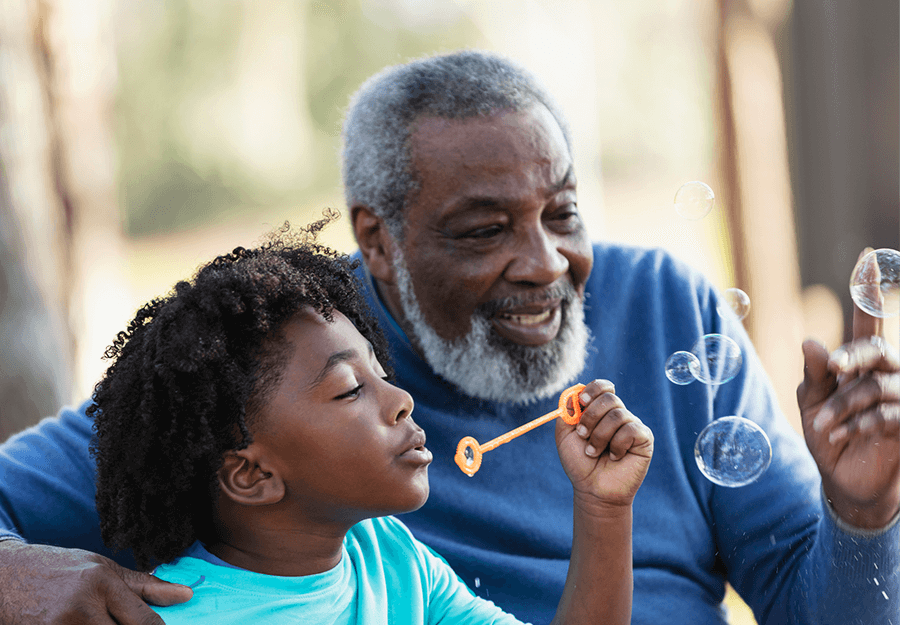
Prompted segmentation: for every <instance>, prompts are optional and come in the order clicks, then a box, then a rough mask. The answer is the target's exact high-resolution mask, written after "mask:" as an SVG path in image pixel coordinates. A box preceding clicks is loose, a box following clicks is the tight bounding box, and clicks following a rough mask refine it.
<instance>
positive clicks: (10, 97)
mask: <svg viewBox="0 0 900 625" xmlns="http://www.w3.org/2000/svg"><path fill="white" fill-rule="evenodd" d="M111 17H112V5H111V3H109V2H103V1H102V0H43V1H41V0H0V439H2V438H5V437H6V436H8V435H9V434H11V433H13V432H15V431H18V430H20V429H21V428H23V427H25V426H27V425H30V424H32V423H35V422H36V421H37V420H38V419H39V418H40V417H43V416H46V415H50V414H54V413H55V412H56V411H57V410H58V409H59V408H60V407H61V406H62V405H63V404H66V403H71V402H72V401H77V400H80V399H83V398H84V397H85V395H86V394H87V393H88V392H89V389H90V387H91V385H92V384H93V383H94V382H95V381H96V379H97V377H98V376H99V374H100V372H102V369H103V364H102V363H101V359H100V356H101V354H102V351H103V347H102V345H105V344H107V343H109V342H110V341H111V339H112V338H113V336H112V334H113V333H111V334H110V336H103V338H102V339H98V338H95V337H94V333H93V332H92V330H91V328H93V327H96V324H93V323H88V320H89V319H88V317H87V316H86V314H85V313H86V311H87V310H88V309H89V308H88V304H90V314H91V317H92V318H94V317H102V316H103V315H104V314H116V313H118V315H117V316H116V322H117V324H119V326H120V327H124V322H123V321H122V320H121V319H120V317H121V316H122V315H121V311H120V309H121V305H118V304H117V302H119V301H122V298H123V295H124V293H123V291H122V289H121V285H122V280H121V279H120V277H119V274H120V272H121V267H122V262H121V261H122V236H121V227H120V221H121V220H120V216H119V211H118V205H117V200H116V189H115V180H114V167H113V162H114V156H113V149H112V140H111V132H110V126H111V124H110V117H111V112H112V101H113V87H114V84H115V67H116V66H115V56H114V52H113V50H114V47H113V45H112V40H111V33H112V28H111V21H112V20H111ZM103 334H104V335H105V332H103ZM98 344H99V345H98Z"/></svg>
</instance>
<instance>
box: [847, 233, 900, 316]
mask: <svg viewBox="0 0 900 625" xmlns="http://www.w3.org/2000/svg"><path fill="white" fill-rule="evenodd" d="M850 296H851V297H852V298H853V301H854V302H856V305H857V306H859V307H860V308H861V309H862V310H864V311H866V312H867V313H869V314H870V315H872V316H873V317H895V316H897V315H898V314H900V252H897V251H896V250H891V249H888V248H883V249H880V250H875V251H873V252H869V253H868V254H866V255H865V256H863V257H862V258H861V259H859V262H858V263H856V267H854V268H853V274H852V275H851V276H850Z"/></svg>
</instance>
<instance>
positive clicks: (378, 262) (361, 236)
mask: <svg viewBox="0 0 900 625" xmlns="http://www.w3.org/2000/svg"><path fill="white" fill-rule="evenodd" d="M350 219H351V220H352V222H353V234H354V235H355V236H356V244H357V245H359V251H360V253H361V254H362V257H363V262H365V263H366V267H368V268H369V273H371V274H372V277H373V278H375V279H377V280H379V281H380V282H384V283H385V284H394V264H393V254H394V252H395V249H394V247H395V243H394V238H393V237H392V236H391V235H390V233H389V232H388V229H387V226H386V225H385V223H384V221H382V219H381V217H379V216H378V215H376V214H375V211H373V210H372V209H371V208H369V207H368V206H363V205H354V206H353V207H352V208H351V209H350Z"/></svg>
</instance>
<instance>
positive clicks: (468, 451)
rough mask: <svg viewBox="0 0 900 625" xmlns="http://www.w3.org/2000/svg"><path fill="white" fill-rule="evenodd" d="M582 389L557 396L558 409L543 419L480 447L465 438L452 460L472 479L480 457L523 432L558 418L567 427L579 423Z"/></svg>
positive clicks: (479, 463) (569, 390)
mask: <svg viewBox="0 0 900 625" xmlns="http://www.w3.org/2000/svg"><path fill="white" fill-rule="evenodd" d="M583 388H584V384H576V385H575V386H571V387H569V388H567V389H566V390H564V391H563V392H562V395H560V396H559V408H557V409H556V410H554V411H553V412H548V413H547V414H545V415H544V416H543V417H538V418H537V419H535V420H534V421H529V422H528V423H526V424H525V425H520V426H519V427H517V428H516V429H514V430H510V431H509V432H507V433H506V434H501V435H500V436H498V437H497V438H495V439H493V440H490V441H488V442H486V443H485V444H484V445H480V444H479V443H478V441H476V440H475V439H474V438H472V437H471V436H466V437H465V438H463V439H462V440H461V441H459V444H458V445H457V446H456V455H455V456H454V457H453V460H454V461H456V464H457V466H458V467H459V468H460V469H462V472H463V473H465V474H466V475H468V476H469V477H472V476H473V475H475V473H477V472H478V469H480V468H481V456H482V455H483V454H484V453H485V452H488V451H490V450H492V449H496V448H497V447H499V446H500V445H502V444H503V443H508V442H509V441H511V440H512V439H514V438H516V437H517V436H521V435H522V434H524V433H525V432H530V431H531V430H533V429H534V428H536V427H538V426H539V425H543V424H545V423H547V422H548V421H553V419H555V418H557V417H560V418H562V420H563V421H565V422H566V423H568V424H569V425H575V424H576V423H578V422H579V421H581V404H580V403H579V402H578V397H577V395H578V393H580V392H581V390H582V389H583ZM569 399H571V400H572V410H571V412H570V411H569V407H568V403H569Z"/></svg>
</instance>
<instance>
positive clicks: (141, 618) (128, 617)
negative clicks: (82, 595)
mask: <svg viewBox="0 0 900 625" xmlns="http://www.w3.org/2000/svg"><path fill="white" fill-rule="evenodd" d="M106 609H107V610H108V611H109V615H110V616H111V617H112V618H113V619H114V620H115V622H116V623H118V625H165V623H164V621H163V620H162V618H160V616H159V615H158V614H157V613H156V612H154V611H153V610H152V609H150V606H148V605H147V604H146V603H145V602H144V599H142V598H141V597H140V596H139V595H138V594H136V593H135V592H134V591H133V590H132V589H131V588H130V587H129V586H127V585H126V584H124V583H121V582H111V583H110V585H109V587H108V589H107V592H106Z"/></svg>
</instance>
